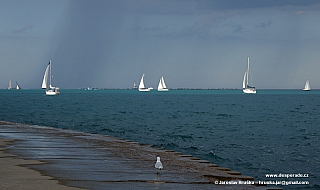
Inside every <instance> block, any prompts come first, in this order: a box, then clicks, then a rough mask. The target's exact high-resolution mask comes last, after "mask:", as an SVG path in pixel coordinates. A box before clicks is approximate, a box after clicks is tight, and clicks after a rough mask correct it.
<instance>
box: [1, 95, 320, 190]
mask: <svg viewBox="0 0 320 190" xmlns="http://www.w3.org/2000/svg"><path fill="white" fill-rule="evenodd" d="M0 108H1V109H0V120H5V121H12V122H19V123H28V124H35V125H44V126H52V127H58V128H64V129H73V130H79V131H85V132H89V133H100V134H106V135H110V136H115V137H120V138H124V139H128V140H133V141H138V142H140V143H146V144H153V145H155V146H158V147H164V148H165V149H172V150H176V151H181V152H183V153H185V154H192V155H194V156H197V157H200V158H201V159H206V160H209V161H211V162H212V163H215V164H218V165H220V166H223V167H229V168H231V169H232V170H236V171H240V172H241V173H242V174H243V175H249V176H252V177H254V178H255V179H256V180H264V181H267V180H268V181H270V180H282V178H278V179H277V178H266V177H265V174H269V173H270V174H279V173H282V174H286V173H294V174H296V173H303V174H305V173H306V174H309V177H308V178H303V179H302V178H291V179H290V178H288V179H285V180H287V181H297V180H298V181H309V182H310V185H308V186H302V185H291V186H290V189H293V188H303V189H305V188H310V189H316V188H320V182H319V181H320V174H319V173H320V172H319V171H320V157H319V155H320V148H319V147H320V141H319V135H320V129H319V128H320V91H310V92H303V91H294V90H260V91H258V94H255V95H247V94H242V92H241V91H240V90H171V91H169V92H157V91H152V92H147V93H142V92H138V91H135V90H97V91H84V90H61V95H59V96H54V97H50V96H45V95H44V92H43V91H42V90H0ZM282 188H286V187H285V186H283V187H282Z"/></svg>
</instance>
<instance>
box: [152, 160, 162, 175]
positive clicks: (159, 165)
mask: <svg viewBox="0 0 320 190" xmlns="http://www.w3.org/2000/svg"><path fill="white" fill-rule="evenodd" d="M154 167H155V168H157V169H158V170H162V169H163V166H162V163H161V161H160V157H157V162H156V165H154ZM157 173H159V171H157Z"/></svg>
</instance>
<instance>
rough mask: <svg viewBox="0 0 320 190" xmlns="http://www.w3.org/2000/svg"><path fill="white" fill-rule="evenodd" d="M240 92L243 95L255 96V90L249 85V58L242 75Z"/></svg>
mask: <svg viewBox="0 0 320 190" xmlns="http://www.w3.org/2000/svg"><path fill="white" fill-rule="evenodd" d="M242 91H243V93H245V94H256V93H257V91H256V88H255V87H254V86H250V85H249V57H248V68H247V70H246V72H245V73H244V77H243V82H242Z"/></svg>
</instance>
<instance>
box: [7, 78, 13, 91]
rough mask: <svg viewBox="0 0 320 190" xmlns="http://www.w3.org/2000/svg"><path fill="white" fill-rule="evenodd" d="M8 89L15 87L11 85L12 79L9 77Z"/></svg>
mask: <svg viewBox="0 0 320 190" xmlns="http://www.w3.org/2000/svg"><path fill="white" fill-rule="evenodd" d="M8 89H9V90H11V89H13V88H12V85H11V79H9V86H8Z"/></svg>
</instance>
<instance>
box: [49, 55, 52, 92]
mask: <svg viewBox="0 0 320 190" xmlns="http://www.w3.org/2000/svg"><path fill="white" fill-rule="evenodd" d="M49 62H50V63H49V64H50V68H49V69H50V75H49V77H50V88H51V78H52V77H51V59H50V61H49Z"/></svg>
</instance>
